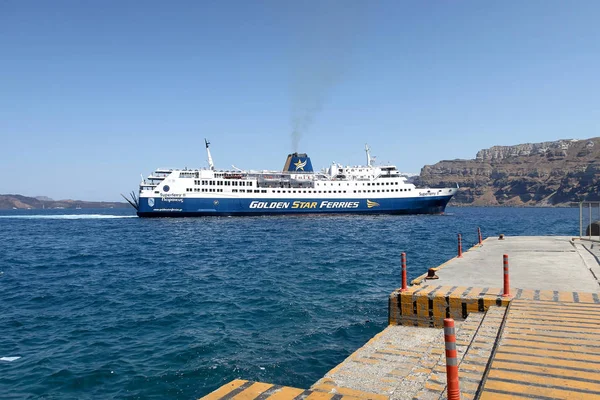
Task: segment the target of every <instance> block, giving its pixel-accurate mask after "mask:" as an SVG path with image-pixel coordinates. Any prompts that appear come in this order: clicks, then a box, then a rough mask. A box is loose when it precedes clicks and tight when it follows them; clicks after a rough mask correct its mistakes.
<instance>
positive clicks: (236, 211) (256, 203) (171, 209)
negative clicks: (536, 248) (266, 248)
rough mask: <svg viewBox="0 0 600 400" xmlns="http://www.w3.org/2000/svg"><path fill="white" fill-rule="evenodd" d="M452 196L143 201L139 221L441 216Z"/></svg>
mask: <svg viewBox="0 0 600 400" xmlns="http://www.w3.org/2000/svg"><path fill="white" fill-rule="evenodd" d="M451 197H452V196H427V197H411V198H387V199H373V200H371V199H369V200H366V199H344V200H340V199H299V200H294V199H277V198H267V199H256V198H254V199H239V198H237V199H232V198H202V199H199V198H167V199H162V198H160V197H155V198H153V199H148V198H141V199H140V206H139V209H138V213H137V215H138V216H140V217H188V216H190V217H191V216H207V215H213V216H214V215H218V216H238V215H239V216H244V215H283V214H349V213H352V214H440V213H443V212H444V209H445V208H446V204H448V201H450V198H451Z"/></svg>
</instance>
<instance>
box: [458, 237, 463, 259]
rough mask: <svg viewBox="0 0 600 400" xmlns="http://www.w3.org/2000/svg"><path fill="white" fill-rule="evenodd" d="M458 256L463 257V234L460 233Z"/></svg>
mask: <svg viewBox="0 0 600 400" xmlns="http://www.w3.org/2000/svg"><path fill="white" fill-rule="evenodd" d="M458 258H462V236H461V235H460V233H459V234H458Z"/></svg>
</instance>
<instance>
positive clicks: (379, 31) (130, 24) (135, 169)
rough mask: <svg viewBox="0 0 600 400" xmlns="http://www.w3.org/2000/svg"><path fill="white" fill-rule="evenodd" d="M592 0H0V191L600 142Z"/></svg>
mask: <svg viewBox="0 0 600 400" xmlns="http://www.w3.org/2000/svg"><path fill="white" fill-rule="evenodd" d="M599 21H600V2H599V1H579V0H578V1H574V2H569V1H549V0H543V1H533V0H531V1H497V2H490V1H479V0H478V1H383V2H374V1H364V2H353V1H324V2H323V1H280V0H273V1H143V2H142V1H123V0H120V1H109V0H103V1H78V0H77V1H75V0H73V1H60V0H55V1H30V0H16V1H10V0H9V1H6V0H3V1H0V143H1V150H2V151H1V153H0V154H1V156H0V170H1V171H2V179H1V180H0V193H21V194H25V195H47V196H50V197H53V198H77V199H84V200H118V199H119V193H120V192H128V191H130V190H134V189H137V184H138V182H139V179H140V178H139V174H140V173H143V174H144V175H147V174H149V173H150V172H151V171H152V170H153V169H155V168H157V167H171V168H180V167H190V168H191V167H202V166H206V155H205V152H204V143H203V138H204V137H207V138H209V139H210V140H211V141H212V152H213V157H214V159H215V163H216V165H217V167H220V168H228V167H229V166H230V165H231V164H235V165H236V166H238V167H241V168H248V169H280V168H282V166H283V163H284V161H285V156H286V155H287V153H289V152H290V151H291V150H292V131H293V129H294V128H298V129H301V130H302V132H301V134H300V135H299V140H298V143H299V146H298V150H300V151H303V152H307V153H309V155H311V158H312V162H313V165H314V166H315V167H318V168H320V167H324V166H326V165H328V164H329V163H330V162H331V161H336V162H340V163H344V164H357V163H363V162H364V151H363V146H364V143H365V142H368V143H369V144H370V145H371V147H372V148H373V154H374V155H377V156H378V160H379V161H382V162H383V161H390V162H393V163H395V164H397V165H398V167H399V168H400V169H401V170H402V171H406V172H419V171H420V168H421V167H422V166H423V165H425V164H433V163H435V162H437V161H439V160H442V159H454V158H473V157H474V156H475V153H476V152H477V150H479V149H481V148H486V147H490V146H493V145H509V144H517V143H525V142H538V141H546V140H556V139H561V138H588V137H595V136H600V83H599V82H600V81H599V79H600V75H599V71H600V22H599Z"/></svg>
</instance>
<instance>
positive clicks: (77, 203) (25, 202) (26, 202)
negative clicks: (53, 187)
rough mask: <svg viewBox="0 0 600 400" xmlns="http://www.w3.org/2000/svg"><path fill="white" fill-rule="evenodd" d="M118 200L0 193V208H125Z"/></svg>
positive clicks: (125, 204)
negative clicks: (85, 199) (67, 198)
mask: <svg viewBox="0 0 600 400" xmlns="http://www.w3.org/2000/svg"><path fill="white" fill-rule="evenodd" d="M127 207H131V206H130V205H129V204H127V203H122V202H118V201H83V200H53V199H51V198H49V197H46V196H37V197H27V196H21V195H20V194H0V210H12V209H18V210H33V209H44V208H45V209H63V208H64V209H79V208H81V209H84V208H127Z"/></svg>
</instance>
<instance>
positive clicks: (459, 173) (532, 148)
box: [416, 138, 600, 206]
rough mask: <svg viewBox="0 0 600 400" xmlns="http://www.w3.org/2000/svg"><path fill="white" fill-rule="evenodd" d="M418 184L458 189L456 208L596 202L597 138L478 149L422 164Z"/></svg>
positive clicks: (599, 151) (598, 180)
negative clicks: (470, 156) (470, 155)
mask: <svg viewBox="0 0 600 400" xmlns="http://www.w3.org/2000/svg"><path fill="white" fill-rule="evenodd" d="M416 183H417V184H418V185H427V186H432V187H440V186H444V187H445V186H455V185H456V184H457V183H458V184H459V185H460V187H461V189H460V190H459V191H458V193H457V195H456V196H455V197H454V198H453V200H452V203H451V204H455V205H507V206H509V205H510V206H523V205H527V206H535V205H538V206H551V205H568V204H570V203H572V202H578V201H580V200H594V201H596V200H599V199H600V195H599V185H600V138H592V139H585V140H573V139H570V140H558V141H555V142H543V143H527V144H520V145H516V146H494V147H491V148H489V149H485V150H481V151H479V152H478V153H477V156H476V157H475V159H474V160H448V161H440V162H439V163H437V164H435V165H426V166H425V167H423V169H422V170H421V174H420V175H419V177H418V179H417V180H416Z"/></svg>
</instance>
